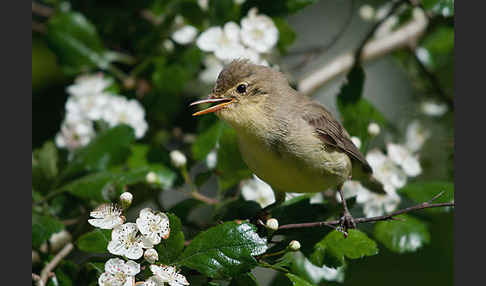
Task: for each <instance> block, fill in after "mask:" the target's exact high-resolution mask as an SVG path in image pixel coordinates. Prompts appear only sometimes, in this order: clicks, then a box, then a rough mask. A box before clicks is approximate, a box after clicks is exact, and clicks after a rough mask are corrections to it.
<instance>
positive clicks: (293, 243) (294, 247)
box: [289, 240, 300, 251]
mask: <svg viewBox="0 0 486 286" xmlns="http://www.w3.org/2000/svg"><path fill="white" fill-rule="evenodd" d="M289 248H290V250H292V251H297V250H299V249H300V242H298V241H297V240H292V241H291V242H290V243H289Z"/></svg>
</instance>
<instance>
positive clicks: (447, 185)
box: [398, 181, 454, 213]
mask: <svg viewBox="0 0 486 286" xmlns="http://www.w3.org/2000/svg"><path fill="white" fill-rule="evenodd" d="M442 191H443V192H444V193H443V194H442V196H440V197H439V198H437V199H436V200H434V201H433V203H446V202H451V201H453V200H454V183H452V182H447V181H428V182H414V183H409V184H407V185H406V186H405V187H403V188H401V189H399V190H398V192H399V193H400V194H403V195H405V196H407V197H408V198H410V199H412V200H413V201H415V202H417V203H423V202H427V201H429V200H431V199H432V198H433V197H434V196H436V195H437V194H439V193H440V192H442ZM450 209H451V208H449V207H441V208H430V209H425V211H427V212H429V213H439V212H444V211H449V210H450Z"/></svg>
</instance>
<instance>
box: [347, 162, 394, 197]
mask: <svg viewBox="0 0 486 286" xmlns="http://www.w3.org/2000/svg"><path fill="white" fill-rule="evenodd" d="M352 180H357V181H359V182H360V183H361V185H363V186H364V187H365V188H367V189H368V190H370V191H372V192H373V193H377V194H386V192H385V189H384V187H383V184H382V183H381V182H380V181H378V180H377V179H376V178H375V177H373V174H372V173H371V172H370V171H369V170H365V169H363V168H362V167H361V165H359V164H355V165H354V166H353V176H352Z"/></svg>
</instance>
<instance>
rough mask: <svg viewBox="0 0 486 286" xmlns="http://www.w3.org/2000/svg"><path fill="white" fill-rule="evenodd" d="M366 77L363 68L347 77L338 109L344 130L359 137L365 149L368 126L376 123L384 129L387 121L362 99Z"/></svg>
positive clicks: (338, 98)
mask: <svg viewBox="0 0 486 286" xmlns="http://www.w3.org/2000/svg"><path fill="white" fill-rule="evenodd" d="M364 80H365V75H364V72H363V69H362V68H361V66H355V67H354V68H353V69H352V70H351V71H350V72H349V74H348V76H347V83H346V84H344V85H343V86H342V88H341V90H340V92H339V94H338V97H337V107H338V109H339V112H340V113H341V116H342V117H343V120H342V123H343V126H344V128H346V130H347V131H348V132H349V134H350V135H351V136H357V137H359V138H360V139H361V141H362V142H363V144H362V146H363V148H365V147H366V146H367V142H368V138H369V135H368V125H369V124H370V123H371V122H375V123H377V124H378V125H381V127H383V126H384V125H385V124H386V120H385V118H384V117H383V115H382V114H381V113H380V112H379V111H378V110H377V109H376V108H375V107H374V106H373V105H372V104H371V103H370V102H369V101H368V100H366V99H365V98H363V97H362V93H363V86H364Z"/></svg>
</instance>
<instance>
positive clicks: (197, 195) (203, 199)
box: [190, 191, 219, 205]
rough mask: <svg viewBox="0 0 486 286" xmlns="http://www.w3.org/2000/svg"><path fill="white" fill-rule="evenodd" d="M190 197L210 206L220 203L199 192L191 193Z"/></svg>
mask: <svg viewBox="0 0 486 286" xmlns="http://www.w3.org/2000/svg"><path fill="white" fill-rule="evenodd" d="M190 195H191V196H192V197H193V198H195V199H196V200H199V201H201V202H205V203H207V204H209V205H215V204H217V203H219V201H218V200H217V199H213V198H210V197H207V196H205V195H203V194H201V193H199V192H197V191H194V192H190Z"/></svg>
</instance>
